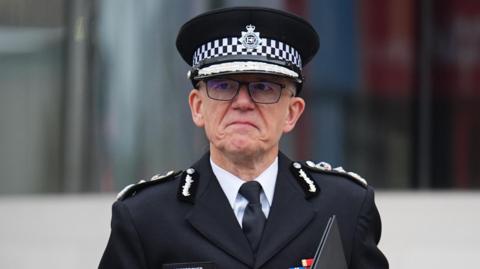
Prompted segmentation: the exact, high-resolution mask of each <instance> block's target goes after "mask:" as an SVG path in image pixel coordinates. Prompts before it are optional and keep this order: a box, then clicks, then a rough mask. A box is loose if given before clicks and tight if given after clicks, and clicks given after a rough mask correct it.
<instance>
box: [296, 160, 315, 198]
mask: <svg viewBox="0 0 480 269" xmlns="http://www.w3.org/2000/svg"><path fill="white" fill-rule="evenodd" d="M290 171H291V172H292V174H293V176H294V177H295V178H296V179H297V183H298V184H299V185H300V187H302V189H303V191H304V192H305V198H307V199H309V198H311V197H313V196H315V195H317V194H318V193H319V192H320V189H319V188H318V185H317V183H315V181H314V180H313V179H312V177H311V175H310V174H309V173H308V171H307V170H306V169H303V165H302V164H300V163H299V162H293V163H292V165H291V166H290Z"/></svg>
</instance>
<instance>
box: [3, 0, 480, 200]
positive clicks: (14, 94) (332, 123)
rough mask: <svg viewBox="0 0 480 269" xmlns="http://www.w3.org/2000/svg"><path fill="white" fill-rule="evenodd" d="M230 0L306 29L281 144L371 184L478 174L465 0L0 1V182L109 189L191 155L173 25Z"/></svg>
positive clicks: (463, 184) (202, 143) (476, 177)
mask: <svg viewBox="0 0 480 269" xmlns="http://www.w3.org/2000/svg"><path fill="white" fill-rule="evenodd" d="M233 5H260V6H269V7H274V8H279V9H284V10H288V11H291V12H294V13H297V14H299V15H301V16H303V17H305V18H306V19H308V20H309V21H311V22H312V23H313V25H314V26H315V28H316V29H317V31H318V32H319V34H320V43H321V45H320V52H319V54H318V55H317V57H316V58H315V59H314V61H313V62H312V63H311V64H310V65H309V67H308V68H307V82H306V85H305V89H304V97H305V98H306V99H307V111H306V114H305V115H304V117H303V119H302V120H301V121H300V122H299V125H298V126H297V129H296V130H295V131H294V132H293V133H292V134H289V135H287V137H285V139H284V141H282V150H284V151H285V152H287V153H288V154H290V155H291V156H292V157H294V158H298V159H314V160H315V161H320V160H323V161H327V162H330V163H331V164H332V165H334V166H340V165H341V166H343V167H344V168H345V169H346V170H350V171H355V172H357V173H359V174H361V175H362V176H364V177H365V178H367V180H368V181H369V182H370V184H371V185H373V186H375V187H377V188H384V189H439V188H441V189H478V188H479V187H480V139H478V138H479V137H480V2H478V1H469V0H439V1H413V0H406V1H395V0H387V1H385V0H361V1H354V0H343V1H333V0H330V1H327V0H320V1H314V0H301V1H293V0H278V1H274V0H262V1H234V0H223V1H222V0H202V1H187V0H181V1H166V0H165V1H158V0H136V1H132V0H97V1H94V0H70V1H67V0H44V1H33V0H0V129H1V131H0V171H1V176H0V194H15V193H52V192H53V193H63V192H69V193H71V192H75V193H76V192H108V191H116V190H119V189H121V188H122V187H123V186H124V185H126V184H130V183H133V182H136V181H138V180H140V179H142V178H148V177H150V176H151V175H153V174H155V173H163V172H166V171H168V170H172V169H183V168H185V167H187V166H188V165H189V164H191V163H192V162H193V161H194V160H196V159H197V158H198V157H199V156H200V155H201V154H202V153H203V152H204V151H205V150H207V149H208V144H207V142H206V140H205V138H204V135H203V133H202V131H201V130H198V129H197V128H196V127H194V126H193V124H192V123H191V119H190V113H189V110H188V104H187V95H188V92H189V90H190V88H191V85H190V84H189V83H190V82H189V81H188V80H187V78H186V72H187V70H188V66H187V64H185V63H184V62H183V61H182V60H181V58H180V57H179V55H178V54H177V52H176V49H175V37H176V33H177V31H178V29H179V27H180V26H181V24H182V23H183V22H185V21H186V20H187V19H189V18H191V17H193V16H195V15H196V14H199V13H201V12H203V11H206V10H209V9H212V8H217V7H223V6H233ZM205 31H208V29H205Z"/></svg>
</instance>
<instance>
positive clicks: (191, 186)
mask: <svg viewBox="0 0 480 269" xmlns="http://www.w3.org/2000/svg"><path fill="white" fill-rule="evenodd" d="M198 179H199V176H198V173H197V171H195V169H193V168H188V169H187V170H185V172H183V174H182V177H181V179H180V185H179V186H178V191H177V197H178V199H179V200H182V201H185V202H189V203H193V202H194V201H195V200H194V199H195V194H196V192H197V187H198Z"/></svg>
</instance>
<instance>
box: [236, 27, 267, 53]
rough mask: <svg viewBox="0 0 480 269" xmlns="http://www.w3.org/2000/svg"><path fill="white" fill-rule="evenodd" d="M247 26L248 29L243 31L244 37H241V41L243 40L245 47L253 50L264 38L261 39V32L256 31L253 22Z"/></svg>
mask: <svg viewBox="0 0 480 269" xmlns="http://www.w3.org/2000/svg"><path fill="white" fill-rule="evenodd" d="M245 28H246V29H247V31H246V32H244V31H242V37H240V42H242V44H243V46H244V47H245V48H247V49H250V50H253V49H255V48H257V47H258V46H259V45H260V44H261V43H262V40H261V39H260V33H259V32H254V30H255V26H253V25H251V24H249V25H247V26H246V27H245Z"/></svg>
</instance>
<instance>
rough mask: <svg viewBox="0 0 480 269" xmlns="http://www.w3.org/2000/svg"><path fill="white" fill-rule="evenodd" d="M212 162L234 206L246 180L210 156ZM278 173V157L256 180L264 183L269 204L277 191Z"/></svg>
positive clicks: (219, 180)
mask: <svg viewBox="0 0 480 269" xmlns="http://www.w3.org/2000/svg"><path fill="white" fill-rule="evenodd" d="M210 164H211V166H212V170H213V173H214V174H215V176H216V177H217V179H218V182H219V183H220V187H221V188H222V190H223V192H224V193H225V195H226V196H227V199H228V202H229V203H230V206H231V207H232V208H234V205H235V199H236V198H237V194H238V190H239V189H240V187H241V186H242V184H243V183H245V181H243V180H242V179H240V178H238V177H237V176H235V175H233V174H232V173H230V172H228V171H227V170H225V169H223V168H221V167H220V166H218V165H216V164H215V163H214V162H213V160H212V158H210ZM277 174H278V157H277V158H275V160H274V161H273V162H272V164H271V165H270V166H269V167H268V168H267V169H265V171H263V172H262V173H261V174H260V175H259V176H258V177H257V178H255V179H254V180H255V181H258V183H260V185H262V189H263V192H264V194H265V196H266V197H267V201H268V204H269V206H271V205H272V201H273V194H274V191H275V182H276V181H277Z"/></svg>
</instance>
